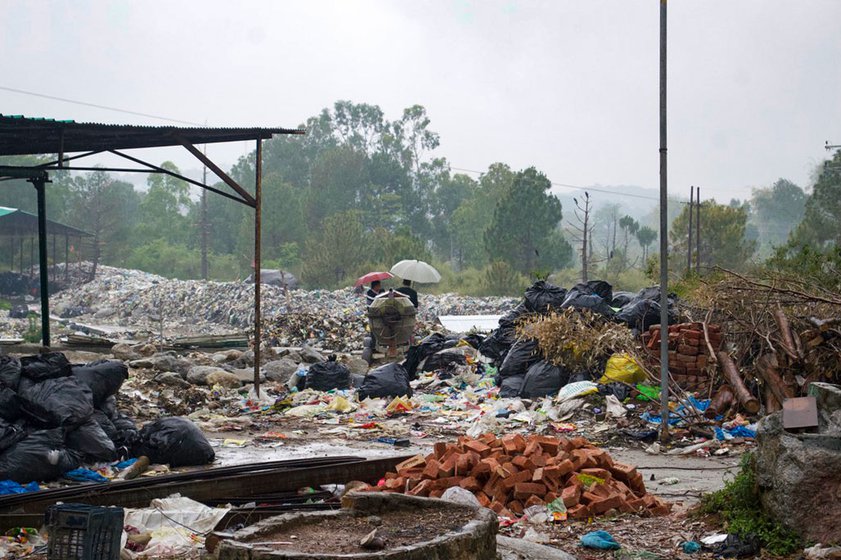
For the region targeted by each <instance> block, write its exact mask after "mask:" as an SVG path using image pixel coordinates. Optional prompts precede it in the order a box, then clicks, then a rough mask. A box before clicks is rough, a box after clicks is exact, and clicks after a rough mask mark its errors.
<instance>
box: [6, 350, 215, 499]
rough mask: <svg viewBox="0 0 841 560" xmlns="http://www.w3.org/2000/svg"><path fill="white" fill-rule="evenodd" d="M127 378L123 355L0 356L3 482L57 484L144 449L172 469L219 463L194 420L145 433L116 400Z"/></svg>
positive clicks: (174, 421)
mask: <svg viewBox="0 0 841 560" xmlns="http://www.w3.org/2000/svg"><path fill="white" fill-rule="evenodd" d="M127 378H128V368H127V367H126V365H125V364H124V363H123V362H121V361H117V360H97V361H93V362H89V363H86V364H71V363H70V362H69V361H68V360H67V357H66V356H65V355H64V354H62V353H60V352H50V353H44V354H38V355H34V356H24V357H22V358H20V359H19V360H18V359H17V358H14V357H10V356H2V357H0V385H2V387H0V401H2V402H3V403H4V404H5V405H6V406H3V408H2V417H3V419H2V420H0V480H12V481H15V482H19V483H26V482H31V481H40V482H44V481H50V480H54V479H57V478H61V477H62V476H64V475H65V474H66V473H67V472H68V471H73V470H74V469H76V468H77V467H79V466H80V465H82V464H95V463H102V462H111V461H114V460H116V459H118V458H120V457H122V458H128V457H134V456H137V455H138V454H148V455H150V456H153V457H154V459H157V460H159V461H160V462H165V463H170V464H171V465H172V466H179V465H200V464H206V463H209V462H212V461H213V450H212V449H210V445H209V443H208V442H207V440H206V438H205V437H204V435H203V434H202V433H201V431H200V430H198V428H196V427H195V425H193V424H192V422H190V421H189V420H186V419H182V418H168V419H164V420H160V421H158V423H152V424H148V425H146V426H144V427H143V429H142V430H140V431H139V432H138V430H137V427H136V425H135V423H134V421H133V420H131V419H130V418H128V417H127V416H125V415H124V414H122V413H121V412H120V411H118V410H117V408H116V399H115V397H116V395H117V393H118V392H119V391H120V388H121V386H122V384H123V382H124V381H125V380H126V379H127ZM173 424H175V425H177V426H178V428H179V430H180V431H177V430H174V429H173V427H172V426H173ZM174 431H175V432H176V433H175V434H174V435H172V432H174ZM162 439H163V440H165V442H166V443H167V444H168V447H166V446H163V445H162V444H161V443H160V442H161V440H162ZM203 446H204V447H203ZM161 447H166V450H167V451H169V453H167V452H165V451H160V448H161ZM195 448H198V450H194V449H195Z"/></svg>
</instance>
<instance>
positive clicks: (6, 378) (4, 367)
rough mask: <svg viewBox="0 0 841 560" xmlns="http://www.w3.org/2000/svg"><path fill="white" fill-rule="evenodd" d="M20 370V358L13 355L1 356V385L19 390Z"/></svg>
mask: <svg viewBox="0 0 841 560" xmlns="http://www.w3.org/2000/svg"><path fill="white" fill-rule="evenodd" d="M20 371H21V365H20V360H18V359H17V358H14V357H12V356H0V385H2V386H3V387H8V388H9V389H11V390H12V391H17V389H18V383H19V382H20Z"/></svg>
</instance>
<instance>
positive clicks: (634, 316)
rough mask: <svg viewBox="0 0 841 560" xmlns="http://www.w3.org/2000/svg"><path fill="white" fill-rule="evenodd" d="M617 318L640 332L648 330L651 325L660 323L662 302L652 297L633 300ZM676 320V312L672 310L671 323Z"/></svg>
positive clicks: (620, 311) (621, 310) (670, 312)
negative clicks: (651, 298)
mask: <svg viewBox="0 0 841 560" xmlns="http://www.w3.org/2000/svg"><path fill="white" fill-rule="evenodd" d="M615 318H616V320H617V321H620V322H622V323H625V324H626V325H628V326H629V327H630V328H632V329H636V330H637V331H639V332H642V331H646V330H648V327H650V326H651V325H659V324H660V304H659V303H657V302H656V301H654V300H650V299H641V300H638V301H633V302H631V303H629V304H628V305H626V306H625V307H623V308H622V309H620V310H619V313H617V314H616V317H615ZM674 322H675V317H674V312H673V311H671V310H670V311H669V323H670V324H671V323H674Z"/></svg>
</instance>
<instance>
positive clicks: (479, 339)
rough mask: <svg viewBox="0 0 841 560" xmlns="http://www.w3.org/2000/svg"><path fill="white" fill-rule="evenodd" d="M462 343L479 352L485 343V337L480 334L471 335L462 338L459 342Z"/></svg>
mask: <svg viewBox="0 0 841 560" xmlns="http://www.w3.org/2000/svg"><path fill="white" fill-rule="evenodd" d="M462 341H463V342H466V343H467V344H469V345H470V346H472V347H473V348H475V349H476V350H478V349H479V347H480V346H481V345H482V343H483V342H484V341H485V337H484V336H482V335H481V334H479V333H471V334H468V335H465V336H463V337H461V338H460V339H459V342H462Z"/></svg>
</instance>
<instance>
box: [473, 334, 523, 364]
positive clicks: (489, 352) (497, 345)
mask: <svg viewBox="0 0 841 560" xmlns="http://www.w3.org/2000/svg"><path fill="white" fill-rule="evenodd" d="M515 342H517V334H516V332H515V331H514V327H513V326H504V327H499V328H498V329H496V330H495V331H494V332H492V333H491V334H490V335H489V336H488V337H487V338H486V339H485V341H484V342H482V344H481V346H479V352H481V354H482V355H483V356H485V357H487V358H490V359H491V360H493V362H494V364H496V365H499V364H501V363H502V362H503V360H505V356H506V355H507V354H508V351H509V350H510V349H511V346H512V345H513V344H514V343H515Z"/></svg>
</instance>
